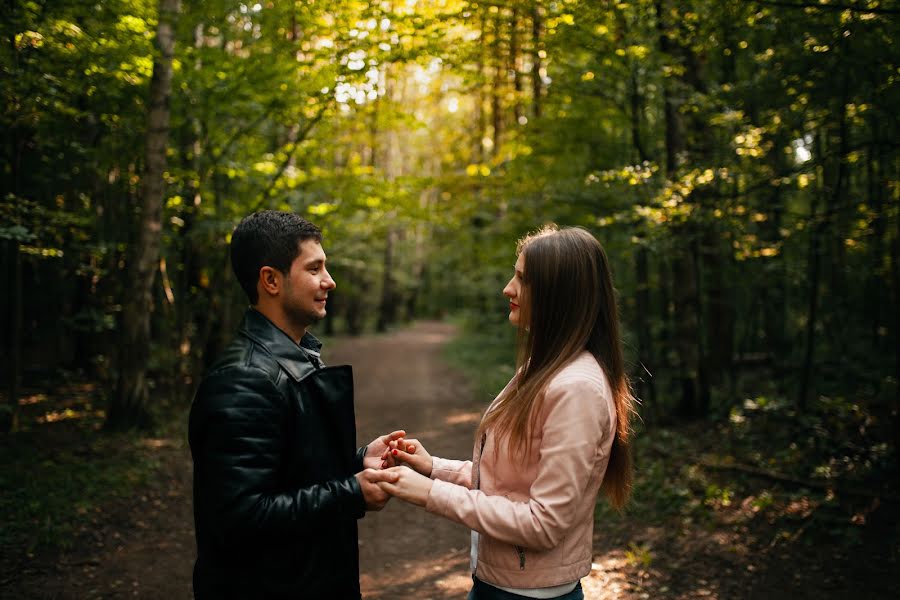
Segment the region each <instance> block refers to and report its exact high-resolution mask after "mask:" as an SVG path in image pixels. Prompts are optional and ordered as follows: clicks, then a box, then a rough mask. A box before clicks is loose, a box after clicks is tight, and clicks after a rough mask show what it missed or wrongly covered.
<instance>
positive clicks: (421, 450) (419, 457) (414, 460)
mask: <svg viewBox="0 0 900 600" xmlns="http://www.w3.org/2000/svg"><path fill="white" fill-rule="evenodd" d="M381 460H382V463H381V468H382V469H385V468H388V467H393V466H396V465H400V464H405V465H407V466H409V467H411V468H412V469H413V470H415V471H416V472H417V473H419V474H421V475H424V476H425V477H431V470H432V465H433V462H434V461H433V460H432V458H431V455H430V454H428V451H427V450H425V447H424V446H422V444H421V443H420V442H419V440H407V439H403V438H402V437H400V438H396V439H393V440H391V441H389V442H388V449H387V450H386V451H385V452H384V453H383V454H382V455H381Z"/></svg>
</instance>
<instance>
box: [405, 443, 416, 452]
mask: <svg viewBox="0 0 900 600" xmlns="http://www.w3.org/2000/svg"><path fill="white" fill-rule="evenodd" d="M406 451H407V452H409V453H410V454H415V453H416V445H415V444H407V445H406Z"/></svg>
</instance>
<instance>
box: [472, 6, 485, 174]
mask: <svg viewBox="0 0 900 600" xmlns="http://www.w3.org/2000/svg"><path fill="white" fill-rule="evenodd" d="M479 13H480V14H479V26H480V29H481V36H480V37H479V41H480V42H481V43H480V44H479V49H478V63H477V66H476V70H477V72H478V75H477V77H476V79H475V85H476V86H477V93H476V94H475V120H476V122H477V123H478V130H477V131H476V133H475V140H474V144H473V150H474V152H473V155H474V156H475V158H476V160H477V162H478V163H483V162H485V153H484V139H485V137H487V116H486V114H485V109H484V105H485V103H486V99H485V96H486V94H485V88H486V87H487V84H485V82H484V78H485V77H486V76H485V71H486V70H487V18H486V17H485V15H484V10H483V9H482V10H480V11H479Z"/></svg>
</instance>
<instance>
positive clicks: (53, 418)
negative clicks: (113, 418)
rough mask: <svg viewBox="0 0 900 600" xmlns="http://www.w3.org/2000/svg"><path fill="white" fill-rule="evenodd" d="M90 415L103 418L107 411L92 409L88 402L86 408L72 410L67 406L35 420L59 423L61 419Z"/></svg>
mask: <svg viewBox="0 0 900 600" xmlns="http://www.w3.org/2000/svg"><path fill="white" fill-rule="evenodd" d="M88 417H96V418H98V419H103V418H104V417H106V411H103V410H91V407H90V405H89V404H88V405H86V407H85V410H72V409H71V408H67V409H65V410H51V411H49V412H46V413H44V414H43V415H42V416H39V417H37V418H36V419H35V422H37V423H40V424H45V423H57V422H59V421H70V420H77V419H85V418H88Z"/></svg>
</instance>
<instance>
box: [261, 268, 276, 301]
mask: <svg viewBox="0 0 900 600" xmlns="http://www.w3.org/2000/svg"><path fill="white" fill-rule="evenodd" d="M257 287H259V291H260V294H267V295H269V296H277V295H278V293H279V292H280V291H281V271H279V270H278V269H274V268H272V267H263V268H261V269H260V270H259V281H258V282H257Z"/></svg>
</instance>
